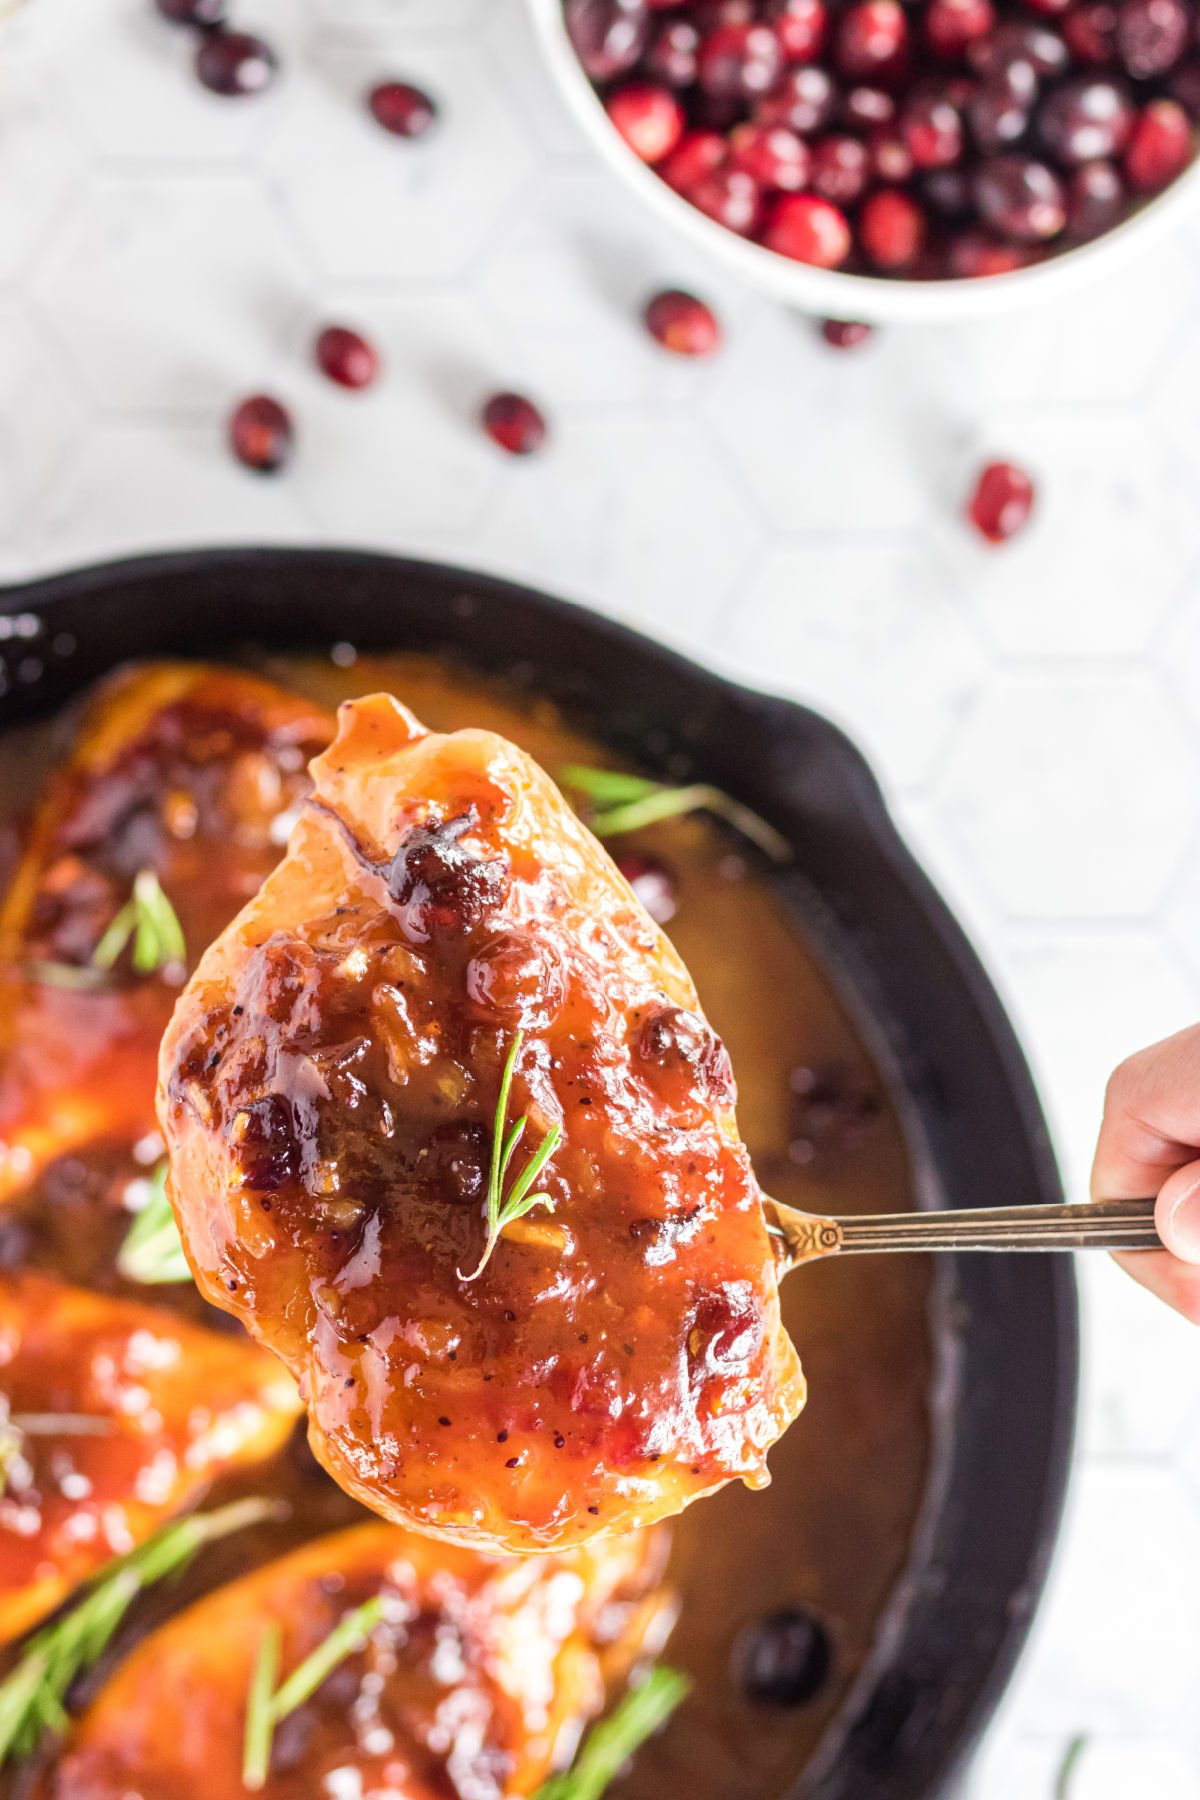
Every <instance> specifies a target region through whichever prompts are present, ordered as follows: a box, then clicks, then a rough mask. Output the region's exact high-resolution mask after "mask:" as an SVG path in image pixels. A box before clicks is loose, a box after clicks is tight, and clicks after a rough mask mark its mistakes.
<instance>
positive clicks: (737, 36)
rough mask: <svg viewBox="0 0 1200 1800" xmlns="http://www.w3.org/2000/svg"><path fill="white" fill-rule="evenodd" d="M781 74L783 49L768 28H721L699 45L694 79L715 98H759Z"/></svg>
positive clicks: (724, 26) (744, 26)
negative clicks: (696, 75)
mask: <svg viewBox="0 0 1200 1800" xmlns="http://www.w3.org/2000/svg"><path fill="white" fill-rule="evenodd" d="M782 71H783V50H782V48H781V46H780V42H779V39H778V37H777V36H776V34H775V33H774V32H773V31H772V30H771V27H770V26H769V25H723V26H721V28H720V29H719V30H718V31H714V32H713V34H712V36H711V37H710V38H707V39H706V40H705V41H704V43H703V44H702V45H701V46H700V67H699V72H698V77H697V78H698V80H699V82H700V86H701V87H702V88H703V89H704V91H705V93H706V94H713V95H715V96H716V97H717V98H718V99H722V100H734V99H736V100H755V99H758V98H759V96H760V95H762V94H769V93H770V92H771V89H772V88H773V87H774V86H775V83H776V82H777V81H778V80H779V77H780V74H781V73H782Z"/></svg>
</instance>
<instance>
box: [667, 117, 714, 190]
mask: <svg viewBox="0 0 1200 1800" xmlns="http://www.w3.org/2000/svg"><path fill="white" fill-rule="evenodd" d="M728 159H729V146H728V144H727V143H726V142H725V139H724V138H723V137H722V136H721V133H720V132H719V131H689V132H687V133H686V134H685V135H684V136H683V137H682V138H680V140H679V143H678V145H677V147H676V148H675V149H674V150H672V152H671V154H670V156H668V157H666V158H665V159H664V160H663V161H662V162H661V163H659V165H658V173H659V174H660V175H661V176H662V178H663V180H664V181H665V182H666V183H667V186H668V187H673V188H674V189H675V191H676V193H677V194H685V195H686V196H687V197H688V198H689V199H690V198H691V194H692V190H693V188H695V187H696V186H697V185H698V184H699V183H700V182H702V181H704V180H706V179H707V178H708V176H710V175H711V174H712V173H713V171H714V170H716V169H719V168H720V167H721V165H722V164H723V163H725V162H727V161H728Z"/></svg>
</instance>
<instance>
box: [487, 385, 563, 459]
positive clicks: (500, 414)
mask: <svg viewBox="0 0 1200 1800" xmlns="http://www.w3.org/2000/svg"><path fill="white" fill-rule="evenodd" d="M482 419H483V428H484V430H485V431H486V432H487V434H488V436H489V437H490V438H491V439H492V442H493V443H496V444H499V446H500V448H501V449H502V450H507V451H508V453H509V455H510V456H533V455H534V453H535V452H536V451H538V450H540V449H541V448H542V445H543V444H544V443H545V442H546V436H547V431H546V421H545V419H544V418H543V417H542V414H541V413H540V412H539V411H538V409H537V407H536V406H535V405H534V404H533V401H532V400H527V399H526V398H525V396H524V394H493V395H492V397H491V399H490V400H489V401H487V402H486V404H485V406H484V408H483V413H482Z"/></svg>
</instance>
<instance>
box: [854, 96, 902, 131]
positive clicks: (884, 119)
mask: <svg viewBox="0 0 1200 1800" xmlns="http://www.w3.org/2000/svg"><path fill="white" fill-rule="evenodd" d="M841 113H842V123H843V124H845V125H848V126H849V127H850V129H851V130H852V131H874V130H875V129H876V127H878V126H880V125H890V124H891V122H892V120H893V119H894V118H895V117H896V102H895V100H894V99H893V97H892V95H891V94H888V93H885V91H884V90H883V88H874V87H852V88H850V89H849V91H848V92H847V93H846V95H845V97H844V98H843V100H842V107H841Z"/></svg>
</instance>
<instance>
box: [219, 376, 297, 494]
mask: <svg viewBox="0 0 1200 1800" xmlns="http://www.w3.org/2000/svg"><path fill="white" fill-rule="evenodd" d="M229 442H230V445H231V447H232V449H233V453H234V455H235V456H236V457H237V459H238V461H239V462H242V463H245V465H246V467H247V468H248V469H255V470H257V471H258V473H259V474H260V475H273V474H274V473H275V471H276V469H282V467H283V465H284V463H286V462H287V460H288V458H289V456H290V455H291V453H292V420H291V415H290V414H289V413H288V411H287V409H286V408H285V407H282V406H281V405H280V404H279V402H278V400H272V398H271V396H270V395H269V394H252V395H251V396H250V398H249V399H248V400H243V401H242V402H241V404H240V405H239V406H238V407H236V408H235V409H234V412H233V416H232V417H231V419H230V421H229Z"/></svg>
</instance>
